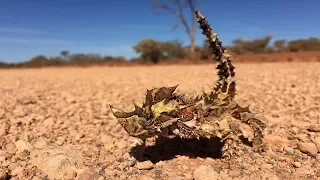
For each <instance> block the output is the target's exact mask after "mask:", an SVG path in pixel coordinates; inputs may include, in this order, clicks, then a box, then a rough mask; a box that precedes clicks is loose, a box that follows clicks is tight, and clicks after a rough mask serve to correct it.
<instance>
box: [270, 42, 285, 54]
mask: <svg viewBox="0 0 320 180" xmlns="http://www.w3.org/2000/svg"><path fill="white" fill-rule="evenodd" d="M273 46H274V47H275V48H276V49H277V50H278V51H279V52H281V51H284V49H285V47H286V40H276V41H274V43H273Z"/></svg>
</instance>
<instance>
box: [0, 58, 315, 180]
mask: <svg viewBox="0 0 320 180" xmlns="http://www.w3.org/2000/svg"><path fill="white" fill-rule="evenodd" d="M235 65H236V67H237V68H236V76H237V80H238V86H237V90H238V91H237V96H236V100H237V101H238V102H239V103H240V104H241V105H246V104H250V105H251V106H250V108H251V109H252V110H253V111H255V112H257V113H259V115H258V116H259V117H261V119H262V120H263V121H265V122H266V124H267V129H266V130H265V132H264V133H265V139H264V142H265V143H266V144H267V148H266V149H265V152H262V153H254V152H252V150H251V148H250V146H247V145H243V147H242V150H243V152H244V154H243V155H242V156H240V157H237V158H235V159H233V160H230V161H226V160H224V159H222V158H221V157H220V152H219V148H220V147H221V144H220V143H219V141H218V140H216V139H211V140H192V141H189V142H187V141H181V140H179V139H166V140H163V141H161V142H156V143H155V142H154V141H155V140H154V139H150V142H149V143H148V144H149V146H148V147H147V149H146V151H145V154H144V158H137V157H136V156H134V151H133V150H134V149H135V147H134V144H135V142H136V141H135V139H134V138H131V137H129V136H128V135H127V134H126V132H125V131H124V130H123V129H122V127H121V126H120V125H119V124H117V121H116V119H115V118H114V117H113V116H112V114H111V112H110V110H109V107H108V104H113V105H115V106H117V107H119V108H124V109H128V110H131V109H132V108H133V105H132V100H135V101H137V102H142V101H143V99H144V94H145V92H146V89H147V88H154V87H160V86H174V85H176V84H179V87H178V92H186V91H187V92H196V93H200V92H201V91H202V90H209V88H210V87H211V85H212V84H213V82H214V80H216V75H215V73H216V72H215V70H214V67H215V65H214V64H212V65H201V66H200V65H199V66H158V67H93V68H60V69H56V68H52V69H25V70H1V71H0V180H4V179H34V180H38V179H42V180H45V179H55V178H56V179H79V180H80V179H81V180H87V179H88V180H89V179H98V180H103V179H133V180H138V179H141V180H152V179H156V180H158V179H159V180H160V179H170V180H184V179H186V180H188V179H195V180H207V179H210V180H215V179H223V180H228V179H269V180H277V179H317V178H318V179H319V178H320V71H319V69H320V64H319V63H310V64H305V63H292V64H285V63H276V64H271V63H270V64H235Z"/></svg>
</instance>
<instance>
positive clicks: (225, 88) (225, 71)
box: [195, 11, 236, 99]
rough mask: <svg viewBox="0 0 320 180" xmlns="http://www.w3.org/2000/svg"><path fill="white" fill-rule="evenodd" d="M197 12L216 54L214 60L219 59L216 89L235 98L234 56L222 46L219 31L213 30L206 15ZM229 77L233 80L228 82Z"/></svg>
mask: <svg viewBox="0 0 320 180" xmlns="http://www.w3.org/2000/svg"><path fill="white" fill-rule="evenodd" d="M195 14H196V17H197V22H198V23H199V24H200V28H201V29H202V34H203V35H205V36H206V41H207V42H209V44H210V48H211V50H212V53H213V55H214V56H215V57H214V60H216V61H217V69H218V76H219V80H218V82H217V84H216V87H215V89H214V90H215V91H219V90H221V91H222V92H224V93H227V94H228V95H229V99H233V98H234V96H235V93H236V83H235V79H234V76H235V72H234V68H235V67H234V66H233V65H232V62H231V61H232V57H231V55H230V54H227V50H226V49H225V48H224V47H223V46H222V42H221V41H220V40H219V38H218V35H217V33H215V32H214V31H213V29H212V28H211V27H210V25H209V24H208V22H207V21H206V19H205V17H204V16H203V15H202V14H201V13H200V12H199V11H195ZM229 77H230V81H231V82H228V78H229Z"/></svg>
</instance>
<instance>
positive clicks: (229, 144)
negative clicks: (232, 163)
mask: <svg viewBox="0 0 320 180" xmlns="http://www.w3.org/2000/svg"><path fill="white" fill-rule="evenodd" d="M240 135H241V134H240V132H233V133H232V132H231V133H229V134H228V135H226V136H225V137H224V138H223V139H222V142H223V147H222V157H223V158H226V159H231V158H232V157H234V156H237V155H238V153H239V149H240V143H241V140H240V138H239V136H240Z"/></svg>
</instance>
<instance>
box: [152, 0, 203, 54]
mask: <svg viewBox="0 0 320 180" xmlns="http://www.w3.org/2000/svg"><path fill="white" fill-rule="evenodd" d="M196 4H197V0H151V7H152V8H155V9H161V10H164V11H167V12H168V13H170V14H172V15H174V16H175V17H176V18H177V19H178V22H177V23H176V24H175V25H174V26H173V27H172V29H171V31H173V30H175V29H177V28H178V27H179V25H182V26H183V27H184V29H185V32H186V33H187V35H188V37H189V39H190V52H191V53H193V52H194V51H195V47H196V42H195V36H196V30H197V24H196V22H197V21H196V18H195V16H194V12H195V9H196ZM186 8H187V9H189V10H188V11H189V12H190V15H191V18H190V21H188V20H187V19H186V16H185V14H184V13H183V11H184V9H186Z"/></svg>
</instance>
